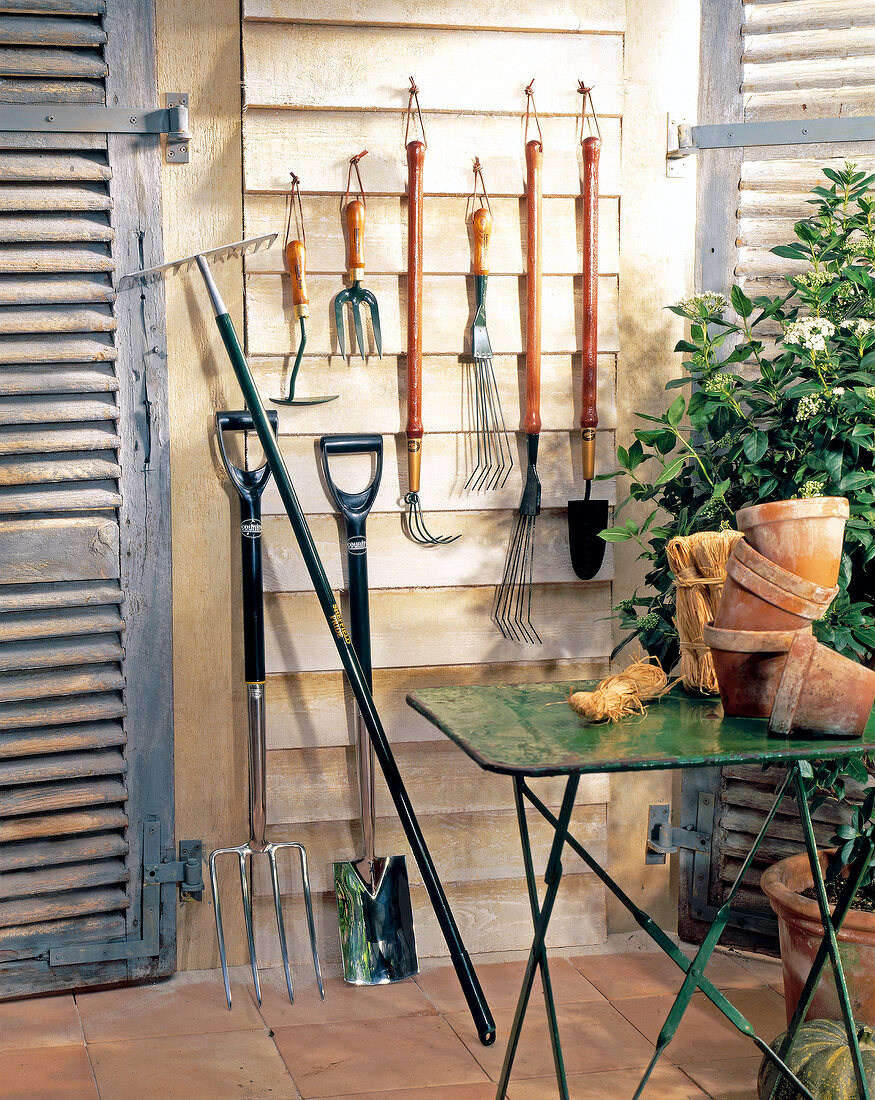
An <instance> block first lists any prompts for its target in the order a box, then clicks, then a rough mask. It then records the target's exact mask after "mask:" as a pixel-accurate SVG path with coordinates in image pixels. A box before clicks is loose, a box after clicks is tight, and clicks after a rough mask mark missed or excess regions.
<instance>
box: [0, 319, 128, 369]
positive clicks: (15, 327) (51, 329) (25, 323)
mask: <svg viewBox="0 0 875 1100" xmlns="http://www.w3.org/2000/svg"><path fill="white" fill-rule="evenodd" d="M115 327H116V326H115V318H114V317H113V314H112V310H111V309H110V308H109V306H97V307H94V308H90V309H88V308H79V309H74V308H72V307H69V308H67V309H64V310H56V309H41V308H40V307H39V306H26V307H25V308H23V309H6V310H4V311H3V317H2V328H3V336H4V340H3V343H4V345H5V343H6V337H7V336H9V335H11V334H15V333H22V332H23V333H28V334H29V335H30V334H36V333H44V334H48V333H67V332H114V331H115ZM30 342H31V343H34V340H33V336H32V335H31V341H30ZM80 343H81V346H83V347H88V346H90V344H91V343H92V342H91V341H89V342H88V343H86V342H84V341H82V342H80V341H74V340H70V339H68V338H66V337H64V338H62V339H60V340H52V341H51V342H49V341H46V346H52V347H54V346H58V347H60V348H62V349H63V353H62V354H60V355H57V356H52V357H51V358H53V359H59V360H65V359H75V360H77V361H78V360H81V361H82V362H87V361H88V359H89V356H88V355H75V356H74V355H73V354H72V352H73V350H74V349H75V347H77V346H80ZM68 349H69V350H68ZM101 358H103V356H101ZM29 359H30V360H32V359H33V356H28V357H26V358H25V359H24V360H22V361H23V362H26V361H27V360H29Z"/></svg>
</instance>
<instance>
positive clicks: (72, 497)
mask: <svg viewBox="0 0 875 1100" xmlns="http://www.w3.org/2000/svg"><path fill="white" fill-rule="evenodd" d="M121 502H122V498H121V494H120V493H118V492H117V491H116V489H115V487H114V485H113V484H112V483H109V482H102V483H101V482H94V483H91V484H89V483H83V484H81V485H79V486H77V487H76V488H75V489H50V488H48V487H47V486H45V485H38V486H33V487H32V488H30V489H28V490H27V491H23V490H22V491H19V490H16V489H0V515H3V514H6V515H22V514H23V513H26V512H80V511H100V510H103V509H106V510H108V509H113V508H118V506H119V505H120V504H121Z"/></svg>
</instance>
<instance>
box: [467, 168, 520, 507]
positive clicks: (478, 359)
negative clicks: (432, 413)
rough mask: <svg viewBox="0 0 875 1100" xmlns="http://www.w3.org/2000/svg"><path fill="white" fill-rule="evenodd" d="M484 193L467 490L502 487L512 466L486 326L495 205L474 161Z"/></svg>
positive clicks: (477, 226)
mask: <svg viewBox="0 0 875 1100" xmlns="http://www.w3.org/2000/svg"><path fill="white" fill-rule="evenodd" d="M478 180H479V182H480V188H481V190H482V192H483V202H485V203H486V205H485V206H483V205H481V206H479V207H478V208H477V209H476V210H475V211H474V214H473V218H472V221H473V225H474V300H475V305H476V310H475V313H474V321H473V323H472V325H471V354H472V355H473V357H474V434H475V437H476V441H477V461H476V463H475V465H474V469H473V470H472V471H471V475H470V477H469V478H468V480H467V481H466V482H465V488H466V489H472V490H476V489H499V488H501V486H502V485H504V483H505V482H506V481H507V479H508V477H509V476H510V471H511V470H512V469H513V452H512V450H511V445H510V436H509V435H508V431H507V426H506V425H505V423H504V412H503V411H502V408H501V395H500V394H499V392H498V385H497V383H496V381H495V371H494V369H493V366H492V344H491V343H490V341H489V333H488V331H487V329H486V281H487V279H488V277H489V259H488V250H489V237H490V234H491V233H492V208H491V205H490V202H489V196H488V195H487V194H486V186H485V184H484V183H483V168H482V166H481V164H480V160H479V158H476V159H475V160H474V194H473V199H472V205H475V206H476V204H477V183H478Z"/></svg>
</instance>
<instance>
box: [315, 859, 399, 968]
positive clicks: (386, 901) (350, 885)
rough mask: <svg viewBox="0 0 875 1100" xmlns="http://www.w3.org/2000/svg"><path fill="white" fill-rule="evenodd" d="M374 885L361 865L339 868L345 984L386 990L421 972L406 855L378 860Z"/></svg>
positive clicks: (336, 875) (336, 871) (340, 865)
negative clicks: (365, 876) (388, 984)
mask: <svg viewBox="0 0 875 1100" xmlns="http://www.w3.org/2000/svg"><path fill="white" fill-rule="evenodd" d="M372 867H373V881H370V882H366V881H365V880H364V879H363V877H362V875H361V874H360V872H359V869H358V867H357V866H356V864H355V863H352V862H350V861H346V862H343V863H335V864H334V889H335V892H336V893H337V915H338V918H339V921H340V947H341V952H342V954H343V979H344V981H346V982H348V983H349V984H350V985H385V984H387V983H388V982H400V981H402V980H403V979H404V978H410V977H412V976H413V975H414V974H418V973H419V963H418V961H417V957H416V936H415V933H414V929H413V909H412V908H411V904H410V883H409V881H408V878H407V860H406V859H405V857H404V856H388V857H378V858H376V859H375V860H374V862H373V865H372Z"/></svg>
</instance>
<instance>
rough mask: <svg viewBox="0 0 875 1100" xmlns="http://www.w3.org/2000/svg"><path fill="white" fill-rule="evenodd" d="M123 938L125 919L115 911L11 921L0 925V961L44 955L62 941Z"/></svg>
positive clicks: (97, 941) (81, 941)
mask: <svg viewBox="0 0 875 1100" xmlns="http://www.w3.org/2000/svg"><path fill="white" fill-rule="evenodd" d="M124 938H125V921H124V917H123V916H120V915H119V914H118V913H109V914H101V915H99V916H93V917H71V918H69V919H67V920H55V921H44V922H38V923H36V924H27V925H11V926H10V927H9V928H0V962H13V961H15V960H17V959H32V958H33V957H34V956H35V955H44V954H45V952H46V950H47V949H48V948H49V947H51V945H52V944H57V943H61V942H64V943H108V942H109V941H110V940H121V939H124Z"/></svg>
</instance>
